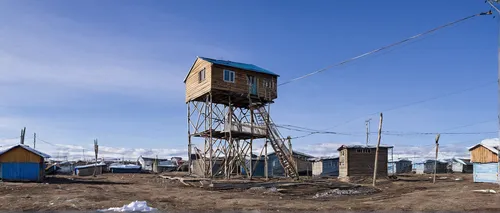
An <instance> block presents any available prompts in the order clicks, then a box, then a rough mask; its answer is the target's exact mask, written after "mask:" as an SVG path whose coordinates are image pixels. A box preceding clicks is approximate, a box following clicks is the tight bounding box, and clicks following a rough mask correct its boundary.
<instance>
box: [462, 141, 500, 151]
mask: <svg viewBox="0 0 500 213" xmlns="http://www.w3.org/2000/svg"><path fill="white" fill-rule="evenodd" d="M499 143H500V142H499V141H498V139H487V140H482V141H481V143H478V144H476V145H474V146H472V147H470V148H469V151H471V150H472V149H474V148H476V147H478V146H483V147H484V148H486V149H488V150H490V151H492V152H493V153H495V154H497V155H498V145H499Z"/></svg>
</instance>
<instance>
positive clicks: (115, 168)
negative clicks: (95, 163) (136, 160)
mask: <svg viewBox="0 0 500 213" xmlns="http://www.w3.org/2000/svg"><path fill="white" fill-rule="evenodd" d="M109 171H110V172H111V173H141V166H138V165H133V164H127V165H123V164H111V165H110V166H109Z"/></svg>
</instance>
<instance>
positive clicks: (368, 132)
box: [365, 118, 372, 146]
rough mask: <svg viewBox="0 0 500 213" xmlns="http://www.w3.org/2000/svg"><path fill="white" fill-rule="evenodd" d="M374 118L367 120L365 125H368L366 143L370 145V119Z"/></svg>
mask: <svg viewBox="0 0 500 213" xmlns="http://www.w3.org/2000/svg"><path fill="white" fill-rule="evenodd" d="M371 120H372V119H371V118H370V119H368V120H365V127H366V145H367V146H368V142H369V141H370V121H371Z"/></svg>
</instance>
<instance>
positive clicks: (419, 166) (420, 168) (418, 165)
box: [412, 162, 425, 174]
mask: <svg viewBox="0 0 500 213" xmlns="http://www.w3.org/2000/svg"><path fill="white" fill-rule="evenodd" d="M424 169H425V162H415V163H413V167H412V171H413V172H415V174H424Z"/></svg>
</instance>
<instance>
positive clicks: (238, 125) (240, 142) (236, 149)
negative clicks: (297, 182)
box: [187, 93, 299, 179]
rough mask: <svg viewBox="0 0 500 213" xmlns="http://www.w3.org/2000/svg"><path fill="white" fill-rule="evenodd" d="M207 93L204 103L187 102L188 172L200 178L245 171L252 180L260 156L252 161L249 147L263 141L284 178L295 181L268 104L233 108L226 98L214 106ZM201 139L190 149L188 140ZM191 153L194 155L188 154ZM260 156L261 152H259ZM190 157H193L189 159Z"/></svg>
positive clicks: (290, 161)
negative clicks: (277, 160) (276, 161)
mask: <svg viewBox="0 0 500 213" xmlns="http://www.w3.org/2000/svg"><path fill="white" fill-rule="evenodd" d="M212 98H213V97H212V94H211V93H208V94H207V95H206V97H204V101H199V100H198V101H190V102H188V103H187V104H188V152H189V161H190V163H189V164H190V167H189V168H190V172H191V173H192V174H196V175H199V176H203V177H216V176H223V177H225V178H230V177H231V176H233V175H238V174H240V172H241V170H244V171H246V172H245V173H246V176H247V177H249V178H252V175H253V172H254V171H255V168H256V166H257V164H258V163H259V159H260V157H261V156H260V155H259V156H258V158H257V160H255V163H253V161H254V157H253V156H254V155H253V151H252V150H253V145H254V143H255V142H259V141H264V142H263V143H269V144H271V146H272V147H273V149H274V151H275V153H276V156H277V157H278V159H279V162H280V163H281V165H282V167H283V168H284V170H285V173H286V175H287V176H288V177H291V178H297V179H298V177H299V176H298V172H297V168H296V167H295V166H294V165H295V163H294V159H293V155H292V153H291V152H290V150H289V149H288V148H287V147H286V145H285V142H284V140H285V139H284V137H283V136H282V135H281V134H280V132H279V130H278V129H277V128H276V125H275V124H274V123H273V121H272V120H271V118H270V116H269V113H268V110H267V109H266V108H268V109H269V108H270V104H269V103H267V104H261V103H260V102H258V101H255V103H252V99H251V98H248V102H247V104H246V106H247V107H241V106H242V105H241V104H238V106H239V107H236V106H235V105H236V104H233V103H232V102H231V96H228V97H227V100H228V101H227V103H225V104H221V103H214V102H213V101H212ZM200 139H202V140H203V144H201V143H198V145H203V147H194V149H192V148H193V147H192V145H193V143H194V142H193V141H192V140H200ZM192 151H194V153H193V152H192ZM261 154H262V151H261ZM193 156H194V157H193Z"/></svg>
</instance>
